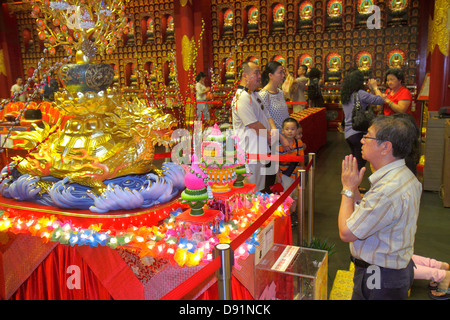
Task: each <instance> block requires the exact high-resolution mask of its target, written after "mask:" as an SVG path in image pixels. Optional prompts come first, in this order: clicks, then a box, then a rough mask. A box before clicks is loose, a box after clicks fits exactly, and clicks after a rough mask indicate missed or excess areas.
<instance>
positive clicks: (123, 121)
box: [0, 0, 184, 212]
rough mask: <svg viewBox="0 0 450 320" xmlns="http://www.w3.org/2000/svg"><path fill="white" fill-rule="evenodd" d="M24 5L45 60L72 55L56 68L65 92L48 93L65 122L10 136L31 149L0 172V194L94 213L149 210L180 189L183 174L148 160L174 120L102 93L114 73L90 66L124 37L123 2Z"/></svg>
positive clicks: (140, 102) (164, 141)
mask: <svg viewBox="0 0 450 320" xmlns="http://www.w3.org/2000/svg"><path fill="white" fill-rule="evenodd" d="M30 2H31V3H32V15H33V16H34V17H36V23H37V25H38V28H39V37H40V38H41V39H42V40H44V41H45V42H44V43H45V46H46V47H47V49H48V50H49V52H50V54H52V53H54V52H55V50H56V49H55V48H56V47H57V46H63V47H64V48H65V49H66V52H67V53H68V54H71V53H72V52H73V51H76V64H69V65H64V66H62V67H61V68H60V70H59V77H60V80H61V82H62V84H63V87H64V91H62V92H58V93H55V101H54V107H56V108H59V109H60V110H62V113H63V114H65V119H66V120H65V123H62V122H61V119H60V121H59V122H58V123H57V124H56V128H59V130H56V129H55V128H51V127H50V125H48V124H45V123H44V128H39V127H37V126H35V130H34V131H31V132H21V133H18V134H16V135H15V136H14V137H13V139H20V140H25V141H26V143H24V144H23V145H22V147H24V148H26V149H28V150H31V151H30V152H29V154H28V155H27V157H25V158H20V157H16V158H14V161H15V162H14V163H12V164H10V165H9V166H8V170H6V169H5V168H4V169H3V171H2V174H3V175H4V177H6V176H8V177H7V178H4V179H3V181H2V183H1V185H0V193H1V194H2V195H3V196H5V197H10V198H15V199H17V200H28V201H34V202H38V203H41V204H48V205H56V206H59V207H63V208H80V209H87V208H89V209H91V211H95V212H107V211H110V210H117V209H132V208H138V207H148V206H151V205H154V204H158V203H161V202H164V201H167V200H170V199H171V198H173V197H174V195H176V194H177V193H178V192H180V190H182V189H184V170H183V169H182V167H181V166H178V165H175V164H172V163H169V164H165V165H163V168H162V170H157V169H156V170H155V168H154V167H153V165H152V160H153V157H154V146H155V145H156V144H163V145H168V144H169V143H170V137H171V132H172V130H173V128H174V127H175V125H176V119H175V118H174V117H173V116H172V115H170V114H165V113H163V112H162V111H161V110H160V109H156V108H155V107H151V106H149V104H148V103H147V102H146V101H145V100H143V99H139V98H135V99H134V100H132V101H131V102H129V101H127V100H126V99H125V98H124V97H123V96H122V95H121V94H120V93H119V92H118V91H116V90H113V89H109V88H108V87H109V86H110V85H111V83H112V81H113V78H114V70H113V68H112V67H111V66H110V65H109V64H106V63H91V61H92V60H93V59H94V58H95V57H96V55H97V54H100V55H104V54H105V53H106V54H110V53H111V52H112V49H113V48H114V47H116V45H117V39H118V38H119V37H121V36H122V35H123V33H124V32H125V33H126V17H125V4H124V1H117V0H110V1H108V0H106V1H89V0H72V1H48V0H42V1H30ZM11 168H14V170H15V172H16V174H11ZM156 172H158V173H159V174H156ZM13 177H14V178H13Z"/></svg>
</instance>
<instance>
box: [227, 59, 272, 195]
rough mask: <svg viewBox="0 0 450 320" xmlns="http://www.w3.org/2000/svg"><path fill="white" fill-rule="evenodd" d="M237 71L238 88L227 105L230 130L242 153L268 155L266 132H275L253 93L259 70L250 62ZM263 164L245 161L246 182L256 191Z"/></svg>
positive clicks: (259, 187) (262, 182) (262, 184)
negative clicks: (229, 114)
mask: <svg viewBox="0 0 450 320" xmlns="http://www.w3.org/2000/svg"><path fill="white" fill-rule="evenodd" d="M240 69H241V71H240V73H241V81H240V85H239V87H238V89H237V90H236V94H235V96H234V98H233V101H232V103H231V108H232V117H233V130H234V132H235V134H236V135H237V136H238V138H239V145H240V147H241V148H242V149H243V150H244V151H245V152H246V153H248V154H268V153H269V145H270V144H271V140H272V138H271V133H270V130H271V129H275V131H276V132H277V130H276V128H275V123H274V122H273V120H272V118H271V117H270V114H269V110H268V109H267V108H266V107H265V106H264V104H263V101H262V99H261V97H260V96H259V94H258V93H257V92H256V91H255V89H257V88H258V87H259V86H260V84H261V70H260V68H259V66H258V65H257V64H256V63H254V62H250V61H246V62H244V63H243V64H242V66H241V68H240ZM275 131H274V132H275ZM274 139H275V137H274ZM265 163H266V161H260V160H250V161H249V165H248V167H249V170H250V172H251V175H250V177H249V178H248V179H247V180H248V182H249V183H253V184H256V191H261V190H263V189H264V187H265V175H266V172H265V170H266V169H269V168H265ZM268 174H270V172H268Z"/></svg>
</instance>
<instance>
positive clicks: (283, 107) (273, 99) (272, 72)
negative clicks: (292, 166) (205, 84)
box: [259, 61, 292, 193]
mask: <svg viewBox="0 0 450 320" xmlns="http://www.w3.org/2000/svg"><path fill="white" fill-rule="evenodd" d="M285 79H286V71H285V69H284V67H283V65H282V64H281V63H280V62H278V61H269V62H268V63H267V65H266V66H265V68H264V71H263V73H262V74H261V84H262V87H263V88H262V89H261V90H260V91H259V96H260V97H261V99H262V100H263V103H264V106H266V107H267V108H268V109H269V114H270V116H271V118H272V120H273V122H274V123H275V127H276V128H277V129H278V131H279V132H280V141H281V144H282V146H283V147H284V148H285V149H286V150H288V151H291V150H292V147H291V145H290V144H289V143H288V142H287V139H286V138H285V137H283V136H281V128H282V125H283V121H284V120H285V119H286V118H289V111H288V107H287V104H286V100H285V98H284V93H283V90H281V89H280V87H281V85H282V84H283V82H284V80H285ZM272 147H273V146H272ZM276 148H278V146H276ZM272 167H273V166H272ZM275 182H276V175H275V174H273V175H266V187H265V189H264V192H267V193H271V190H270V187H272V186H273V185H274V184H275Z"/></svg>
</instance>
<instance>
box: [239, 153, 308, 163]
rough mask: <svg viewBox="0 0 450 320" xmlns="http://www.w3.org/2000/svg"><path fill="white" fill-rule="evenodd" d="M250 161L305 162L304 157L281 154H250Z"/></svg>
mask: <svg viewBox="0 0 450 320" xmlns="http://www.w3.org/2000/svg"><path fill="white" fill-rule="evenodd" d="M248 159H249V160H269V161H279V162H303V161H305V157H304V156H280V155H279V154H249V155H248Z"/></svg>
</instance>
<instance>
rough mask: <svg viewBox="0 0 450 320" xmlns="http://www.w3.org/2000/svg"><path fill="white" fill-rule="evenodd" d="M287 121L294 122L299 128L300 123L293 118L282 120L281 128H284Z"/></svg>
mask: <svg viewBox="0 0 450 320" xmlns="http://www.w3.org/2000/svg"><path fill="white" fill-rule="evenodd" d="M287 123H295V124H296V125H297V129H298V128H300V127H301V126H300V123H298V121H297V120H296V119H294V118H286V119H284V121H283V124H282V125H281V127H282V128H284V125H285V124H287Z"/></svg>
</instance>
